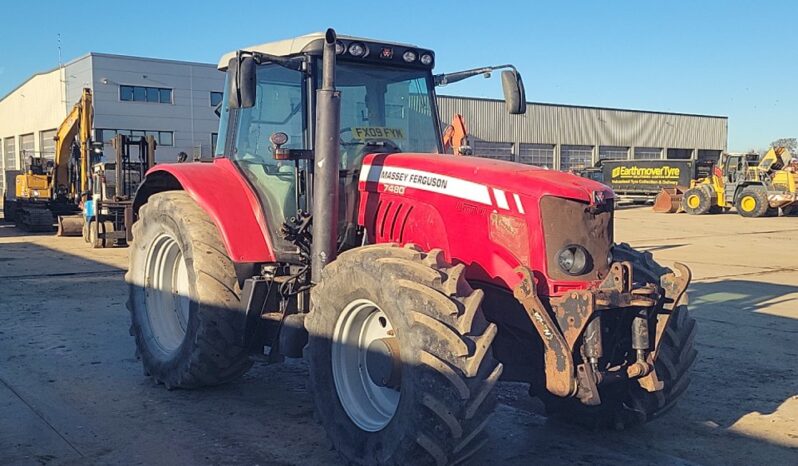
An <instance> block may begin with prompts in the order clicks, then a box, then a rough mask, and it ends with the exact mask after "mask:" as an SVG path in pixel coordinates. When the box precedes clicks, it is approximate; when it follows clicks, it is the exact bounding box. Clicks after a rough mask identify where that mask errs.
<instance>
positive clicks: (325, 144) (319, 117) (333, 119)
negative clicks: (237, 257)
mask: <svg viewBox="0 0 798 466" xmlns="http://www.w3.org/2000/svg"><path fill="white" fill-rule="evenodd" d="M335 41H336V36H335V31H334V30H333V29H327V32H326V34H325V36H324V51H323V55H322V86H321V89H318V90H316V143H315V146H314V152H315V158H314V161H313V163H314V169H313V209H312V212H313V229H312V231H313V244H312V246H311V281H312V282H313V283H318V282H319V280H320V279H321V270H322V269H323V268H324V266H326V265H327V264H328V263H330V262H332V261H333V260H335V254H336V252H337V242H338V166H339V160H340V155H339V147H340V145H339V140H338V139H339V137H340V130H341V128H340V127H341V93H340V92H339V91H336V90H335Z"/></svg>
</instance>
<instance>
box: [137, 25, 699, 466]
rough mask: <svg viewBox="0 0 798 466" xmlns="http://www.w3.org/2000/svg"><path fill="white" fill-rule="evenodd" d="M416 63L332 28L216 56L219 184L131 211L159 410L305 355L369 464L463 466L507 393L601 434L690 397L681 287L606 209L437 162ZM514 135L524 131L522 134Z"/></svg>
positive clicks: (526, 174) (192, 173)
mask: <svg viewBox="0 0 798 466" xmlns="http://www.w3.org/2000/svg"><path fill="white" fill-rule="evenodd" d="M434 62H435V55H434V53H433V52H432V51H430V50H427V49H423V48H419V47H416V46H413V45H406V44H396V43H388V42H379V41H372V40H367V39H359V38H353V37H343V36H341V37H336V35H335V33H334V32H333V31H332V30H328V31H327V32H326V33H325V34H311V35H307V36H302V37H297V38H294V39H290V40H286V41H281V42H275V43H270V44H265V45H261V46H256V47H251V48H249V49H247V50H241V51H237V52H234V53H231V54H228V55H226V56H224V57H223V58H222V60H221V62H220V68H221V69H223V70H225V69H226V71H227V86H226V91H225V99H224V103H223V104H222V108H221V109H220V110H221V111H220V114H221V123H220V130H219V140H218V147H217V149H216V157H215V158H214V160H213V162H212V163H184V164H174V165H158V166H156V167H155V168H153V169H151V170H150V171H149V172H148V174H147V176H146V180H145V181H144V183H143V184H142V185H141V187H140V188H139V190H138V193H137V195H136V199H135V202H134V211H135V213H136V218H137V221H136V223H135V224H134V226H133V238H134V239H133V243H132V250H131V254H130V271H129V272H128V275H127V281H128V282H129V284H130V299H129V303H128V307H129V309H130V311H131V314H132V327H131V333H132V334H133V335H134V336H135V338H136V344H137V348H138V349H137V354H138V356H139V357H140V358H141V360H142V362H143V364H144V369H145V372H146V373H147V374H149V375H150V376H151V377H153V379H154V380H156V381H157V382H159V383H162V384H163V385H165V386H166V388H168V389H172V388H194V387H200V386H204V385H214V384H219V383H224V382H228V381H231V380H233V379H235V378H237V377H239V376H241V375H242V374H243V373H244V372H246V371H247V369H248V368H249V367H250V365H251V364H252V360H253V359H264V358H265V359H267V360H269V361H272V362H278V361H281V360H282V359H283V358H285V357H289V358H296V357H302V356H304V357H305V358H306V360H307V362H308V365H309V371H310V381H311V387H312V390H313V396H314V399H315V404H316V410H317V414H318V418H319V419H320V421H321V423H322V424H323V425H324V427H325V428H326V430H327V433H328V435H329V437H330V439H331V440H332V443H333V445H334V446H335V448H336V449H337V450H338V451H339V452H340V453H341V454H342V455H343V456H344V457H345V458H346V459H347V460H348V461H349V462H352V463H355V464H426V463H434V464H448V463H456V462H459V461H462V460H464V459H466V458H468V457H469V456H470V455H471V454H473V453H474V452H475V451H476V450H477V449H478V448H479V447H480V446H481V445H482V443H483V440H484V438H485V437H484V434H485V432H484V428H485V425H486V423H487V420H488V417H489V415H490V414H491V412H492V410H493V407H494V404H495V399H494V396H493V389H494V387H495V385H496V383H497V382H498V381H499V380H509V381H521V382H526V383H529V385H530V393H531V394H533V395H535V396H539V397H541V399H542V400H543V401H544V403H545V404H546V406H547V409H548V411H549V412H550V413H552V415H558V416H563V417H564V418H566V419H569V420H571V421H576V422H583V423H589V424H593V425H604V426H608V427H616V428H617V427H621V426H630V425H637V424H641V423H644V422H646V421H648V420H651V419H653V418H655V417H657V416H659V415H660V414H662V413H664V412H665V411H667V410H668V409H669V408H670V407H671V406H673V404H674V402H675V401H676V400H677V399H678V398H679V397H680V395H682V393H683V392H684V390H685V389H686V388H687V385H688V384H689V374H688V373H689V370H690V367H691V366H692V363H693V362H694V360H695V357H696V352H695V350H694V349H693V338H694V332H695V321H694V320H693V319H692V318H691V317H690V315H689V313H688V310H687V306H686V296H685V289H686V288H687V285H688V283H689V280H690V272H689V270H688V269H687V268H686V267H684V266H683V265H680V264H677V265H676V267H675V269H676V270H675V271H671V270H670V269H667V268H664V267H662V266H660V265H658V264H657V263H655V262H654V261H653V260H652V257H651V255H650V254H649V253H642V252H638V251H635V250H633V249H631V248H630V247H629V246H628V245H625V244H615V243H614V242H613V205H614V198H613V192H612V191H611V190H610V189H609V188H607V187H606V186H604V185H602V184H599V183H596V182H593V181H590V180H586V179H584V178H580V177H577V176H573V175H569V174H566V173H559V172H553V171H548V170H541V169H537V168H535V167H530V166H526V165H519V164H515V163H509V162H502V161H495V160H489V159H483V158H476V157H467V156H459V155H446V154H444V153H443V147H442V141H441V133H442V131H441V129H442V128H441V125H440V122H439V120H438V117H437V115H438V111H437V107H436V100H435V91H434V89H435V86H436V85H441V84H447V83H452V82H455V81H459V80H461V79H465V78H468V77H471V76H476V75H480V74H487V73H490V72H491V71H493V70H496V69H504V71H502V76H501V77H502V84H503V88H504V92H505V100H506V106H507V109H508V111H509V113H511V114H523V113H525V107H526V105H525V100H524V93H523V84H522V82H521V79H520V76H519V75H518V73H517V72H516V71H515V69H514V68H513V67H512V66H509V65H505V66H501V67H488V68H479V69H475V70H468V71H463V72H458V73H451V74H440V75H433V74H432V69H433V65H434ZM519 118H520V117H519Z"/></svg>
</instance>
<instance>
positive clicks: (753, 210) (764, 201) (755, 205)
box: [734, 186, 773, 218]
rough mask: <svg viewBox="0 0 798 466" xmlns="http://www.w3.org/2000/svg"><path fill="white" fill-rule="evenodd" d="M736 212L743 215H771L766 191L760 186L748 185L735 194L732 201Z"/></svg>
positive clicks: (750, 216) (752, 216)
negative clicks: (734, 198) (738, 193)
mask: <svg viewBox="0 0 798 466" xmlns="http://www.w3.org/2000/svg"><path fill="white" fill-rule="evenodd" d="M734 207H736V208H737V213H738V214H740V215H742V216H743V217H749V218H758V217H766V216H769V215H773V209H771V208H770V204H768V193H767V190H765V188H764V187H762V186H748V187H747V188H743V191H742V192H741V193H740V195H739V196H737V199H736V200H735V202H734Z"/></svg>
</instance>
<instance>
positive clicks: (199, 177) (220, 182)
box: [133, 158, 275, 263]
mask: <svg viewBox="0 0 798 466" xmlns="http://www.w3.org/2000/svg"><path fill="white" fill-rule="evenodd" d="M171 190H183V191H185V192H186V193H188V195H189V196H191V198H192V199H194V201H195V202H196V203H197V204H198V205H199V206H200V207H201V208H202V209H203V210H204V211H205V212H207V214H208V216H209V217H210V218H211V220H212V221H213V223H214V224H215V225H216V228H218V229H219V234H220V235H221V237H222V240H223V241H224V246H225V249H226V250H227V253H228V255H229V256H230V259H232V260H233V262H237V263H256V262H274V261H275V256H274V249H273V247H272V243H271V238H270V237H269V229H268V227H267V225H266V218H265V216H264V213H263V210H262V208H261V205H260V202H259V201H258V197H257V195H256V194H255V192H254V191H253V190H252V187H251V186H250V185H249V183H247V181H246V180H245V179H244V176H243V175H242V174H241V173H240V172H239V171H238V169H237V168H236V167H235V166H234V165H233V163H232V162H231V161H230V160H228V159H225V158H217V159H214V161H213V163H179V164H178V163H175V164H158V165H156V166H155V167H153V168H152V169H150V170H149V171H148V172H147V176H146V178H145V180H144V182H143V183H142V184H141V186H139V189H138V190H137V191H136V197H135V200H134V201H133V211H134V213H135V214H136V215H138V211H139V208H140V207H141V206H142V205H143V204H145V203H146V202H147V200H148V199H149V197H150V196H152V195H153V194H156V193H159V192H162V191H171Z"/></svg>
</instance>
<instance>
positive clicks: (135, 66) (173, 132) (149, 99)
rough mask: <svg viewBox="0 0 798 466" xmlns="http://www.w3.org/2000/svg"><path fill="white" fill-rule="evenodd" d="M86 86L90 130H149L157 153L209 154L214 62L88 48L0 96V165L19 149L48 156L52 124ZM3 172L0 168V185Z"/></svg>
mask: <svg viewBox="0 0 798 466" xmlns="http://www.w3.org/2000/svg"><path fill="white" fill-rule="evenodd" d="M84 87H88V88H90V89H91V90H92V92H93V95H94V136H95V140H97V141H105V142H108V141H110V140H111V138H113V136H114V135H115V134H117V133H124V134H127V135H130V136H144V135H150V134H152V135H154V136H155V137H156V140H157V141H158V143H159V144H158V150H157V156H156V160H157V161H161V162H163V161H173V160H175V159H176V158H177V154H178V153H179V152H185V153H187V154H188V155H189V157H192V156H202V157H210V156H211V154H212V153H213V146H214V145H215V141H216V136H217V135H216V132H217V130H218V127H219V118H218V117H217V116H216V114H215V113H214V111H213V110H214V107H215V105H216V104H217V103H218V102H220V101H221V98H222V95H221V92H222V90H223V88H224V74H223V73H221V72H219V71H218V70H217V69H216V65H213V64H208V63H190V62H183V61H175V60H160V59H154V58H140V57H129V56H121V55H108V54H102V53H88V54H86V55H84V56H82V57H80V58H77V59H75V60H72V61H70V62H69V63H66V64H65V65H63V66H60V67H58V68H56V69H53V70H50V71H46V72H43V73H38V74H35V75H33V76H31V77H30V78H29V79H28V80H27V81H25V82H24V83H22V84H20V85H19V86H18V87H17V88H16V89H14V90H12V91H11V92H10V93H8V94H7V95H6V96H4V97H2V99H0V155H2V157H0V170H19V169H21V168H22V167H23V164H24V157H25V156H26V155H33V154H41V155H43V156H45V157H53V155H54V151H55V142H54V140H53V137H54V136H55V132H56V129H57V128H58V125H60V124H61V122H62V121H63V120H64V118H65V117H66V115H67V113H69V111H70V110H71V108H72V106H73V105H74V104H75V103H76V102H77V101H78V100H79V99H80V95H81V92H82V89H83V88H84ZM4 178H5V177H4V176H0V191H2V185H1V184H2V183H3V180H4Z"/></svg>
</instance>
